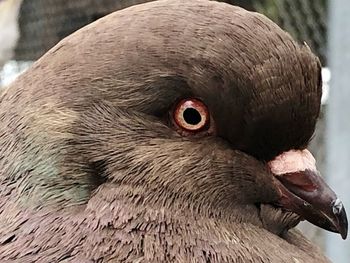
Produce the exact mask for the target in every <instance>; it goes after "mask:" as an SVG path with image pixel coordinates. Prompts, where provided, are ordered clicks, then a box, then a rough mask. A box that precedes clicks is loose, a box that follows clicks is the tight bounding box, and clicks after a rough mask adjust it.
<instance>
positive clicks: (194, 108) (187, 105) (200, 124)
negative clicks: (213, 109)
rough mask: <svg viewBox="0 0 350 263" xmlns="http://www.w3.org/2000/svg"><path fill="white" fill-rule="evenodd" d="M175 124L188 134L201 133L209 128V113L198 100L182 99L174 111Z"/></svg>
mask: <svg viewBox="0 0 350 263" xmlns="http://www.w3.org/2000/svg"><path fill="white" fill-rule="evenodd" d="M173 118H174V120H175V123H176V124H177V125H178V126H179V127H180V128H182V129H184V130H186V131H190V132H197V131H201V130H203V129H205V128H207V127H209V120H210V116H209V111H208V108H207V106H206V105H205V104H204V103H203V102H202V101H200V100H198V99H184V100H182V101H180V102H179V103H178V104H177V105H176V108H175V110H174V116H173Z"/></svg>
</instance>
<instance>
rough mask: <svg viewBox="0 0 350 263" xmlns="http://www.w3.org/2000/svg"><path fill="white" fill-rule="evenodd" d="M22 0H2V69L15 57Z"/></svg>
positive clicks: (0, 5)
mask: <svg viewBox="0 0 350 263" xmlns="http://www.w3.org/2000/svg"><path fill="white" fill-rule="evenodd" d="M21 4H22V0H0V42H1V45H0V69H1V68H2V67H3V66H4V65H5V63H6V62H7V61H8V60H9V59H11V58H12V57H13V51H14V48H15V47H16V44H17V41H18V39H19V36H20V31H19V25H18V15H19V11H20V7H21Z"/></svg>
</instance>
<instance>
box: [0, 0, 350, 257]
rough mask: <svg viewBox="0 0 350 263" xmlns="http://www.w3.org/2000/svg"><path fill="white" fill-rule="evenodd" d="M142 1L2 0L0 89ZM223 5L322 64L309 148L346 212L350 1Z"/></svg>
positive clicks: (322, 235) (338, 248)
mask: <svg viewBox="0 0 350 263" xmlns="http://www.w3.org/2000/svg"><path fill="white" fill-rule="evenodd" d="M189 1H190V0H189ZM143 2H148V1H147V0H75V1H69V0H0V87H2V88H5V87H6V85H8V84H9V83H11V81H13V80H14V79H15V78H16V76H18V74H20V73H21V72H23V71H24V70H26V69H27V68H28V67H29V66H30V65H31V64H32V63H33V61H35V60H37V59H38V58H39V57H40V56H41V55H43V54H44V53H45V52H46V51H47V50H49V49H50V48H51V47H53V46H54V45H55V44H56V43H57V42H58V41H60V40H61V39H62V38H64V37H65V36H67V35H69V34H71V33H72V32H74V31H76V30H77V29H79V28H81V27H83V26H84V25H86V24H88V23H91V22H93V21H95V20H97V19H99V18H100V17H102V16H104V15H107V14H108V13H111V12H113V11H116V10H119V9H122V8H126V7H128V6H131V5H135V4H139V3H143ZM222 2H227V3H229V4H234V5H238V6H242V7H244V8H246V9H248V10H252V11H257V12H260V13H263V14H265V15H266V16H268V17H269V18H270V19H272V20H273V21H275V22H276V23H277V24H278V25H280V26H281V27H282V28H283V29H285V30H286V31H288V32H289V33H290V34H291V35H292V36H293V37H294V38H295V39H297V40H298V41H300V42H301V43H302V42H306V43H307V44H308V45H309V46H310V48H311V49H312V50H313V52H314V53H316V54H317V55H318V56H319V58H320V60H321V62H322V65H323V69H322V77H323V97H322V113H321V116H320V121H319V123H318V126H317V131H316V133H315V136H314V139H313V141H312V144H311V146H310V150H311V151H312V152H313V153H314V155H315V157H316V159H317V161H318V167H319V169H320V170H321V172H322V174H323V176H324V177H325V178H326V180H327V181H328V183H329V184H330V185H331V187H332V188H333V189H334V190H335V191H336V192H337V193H338V195H339V196H340V198H341V199H342V200H343V202H344V204H345V207H347V208H348V209H350V194H349V193H348V191H349V188H350V180H349V179H350V178H347V177H348V176H350V116H349V115H350V106H349V105H350V103H348V101H349V100H350V89H349V88H348V83H350V74H349V73H350V71H349V70H348V68H350V15H349V14H350V2H349V1H348V0H227V1H222ZM116 34H117V32H116ZM349 211H350V210H349ZM299 228H300V229H301V230H302V231H303V232H304V233H305V234H306V235H307V236H308V237H309V238H310V239H311V240H312V241H313V242H315V243H317V244H318V245H319V246H321V248H322V249H323V250H324V251H325V253H326V254H327V255H328V256H329V257H330V258H331V259H332V260H333V261H334V262H336V263H348V262H350V241H342V240H341V237H340V236H338V235H335V234H332V233H326V232H325V231H324V230H321V229H319V228H316V227H314V226H312V225H310V224H309V223H304V222H303V223H301V224H300V226H299Z"/></svg>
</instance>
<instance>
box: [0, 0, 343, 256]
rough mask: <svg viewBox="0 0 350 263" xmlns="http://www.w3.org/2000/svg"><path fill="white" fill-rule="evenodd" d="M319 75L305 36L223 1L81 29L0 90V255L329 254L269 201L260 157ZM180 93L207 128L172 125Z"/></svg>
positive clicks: (277, 143)
mask: <svg viewBox="0 0 350 263" xmlns="http://www.w3.org/2000/svg"><path fill="white" fill-rule="evenodd" d="M320 85H321V81H320V64H319V61H318V59H317V58H316V57H315V56H314V55H313V54H312V53H311V52H310V50H309V49H308V48H307V47H306V46H299V45H298V44H297V43H295V42H294V41H293V40H292V39H291V37H290V36H289V35H288V34H286V33H285V32H283V31H282V30H281V29H279V28H278V27H277V26H276V25H275V24H274V23H272V22H271V21H270V20H268V19H267V18H265V17H264V16H262V15H259V14H256V13H250V12H247V11H245V10H243V9H240V8H237V7H233V6H230V5H227V4H223V3H216V2H211V1H198V0H192V1H187V0H186V1H185V0H183V1H180V0H176V1H175V0H164V1H158V2H152V3H148V4H144V5H138V6H135V7H131V8H128V9H125V10H122V11H119V12H116V13H113V14H111V15H109V16H107V17H105V18H102V19H100V20H98V21H97V22H95V23H93V24H91V25H89V26H87V27H85V28H83V29H81V30H79V31H78V32H76V33H74V34H73V35H71V36H69V37H67V38H66V39H64V40H62V41H61V42H60V43H59V44H58V45H56V46H55V47H54V48H53V49H51V50H50V51H49V52H48V53H47V54H46V55H44V56H43V57H42V58H41V59H40V60H39V61H37V62H36V63H35V64H34V65H33V66H32V67H31V68H30V69H29V70H28V71H27V72H25V73H24V74H23V75H21V76H20V77H19V78H18V79H17V81H16V82H14V83H13V85H11V86H10V87H9V88H8V89H7V90H6V91H5V92H4V93H3V94H2V95H1V101H0V120H1V122H0V132H1V137H0V152H1V155H0V168H1V169H0V173H1V177H0V178H1V184H0V187H1V196H0V200H1V201H0V208H1V210H0V211H1V212H0V237H1V240H0V242H1V245H0V261H1V262H5V261H6V260H7V261H8V262H253V263H256V262H276V263H277V262H278V263H280V262H310V263H311V262H327V259H326V258H325V257H324V256H323V255H322V253H321V252H320V251H319V250H318V249H317V248H315V247H314V246H313V245H312V244H310V243H309V242H308V241H307V240H306V239H305V238H304V237H303V236H302V235H301V234H300V233H299V232H298V231H297V230H295V229H290V228H292V227H294V226H295V225H296V224H297V223H298V222H299V220H300V218H299V216H297V215H296V214H294V213H291V212H285V211H283V210H281V209H280V208H277V207H276V206H271V205H270V203H276V202H277V203H278V202H279V201H278V200H280V199H281V194H282V192H281V191H282V190H281V189H280V188H279V187H280V186H279V184H278V183H276V182H277V181H276V177H275V176H274V175H273V174H272V173H271V171H270V170H269V169H268V166H267V165H266V163H267V162H269V161H271V160H272V159H274V158H275V157H276V156H277V155H278V154H280V153H282V152H285V151H289V150H291V149H304V148H305V147H306V146H307V144H308V142H309V140H310V138H311V136H312V134H313V132H314V127H315V123H316V120H317V117H318V114H319V109H320V97H321V86H320ZM184 98H198V99H200V100H201V101H202V102H204V103H205V104H206V105H207V107H208V110H209V112H210V115H211V117H210V118H211V120H210V128H209V129H207V130H202V131H200V132H198V133H195V134H194V133H192V132H185V131H183V130H181V129H180V128H179V127H177V126H176V125H175V124H174V121H173V109H174V107H175V105H176V104H177V103H178V102H179V101H180V100H181V99H184ZM281 204H282V203H281ZM283 205H284V203H283ZM293 211H294V210H293ZM344 213H345V212H344ZM310 220H311V221H312V219H310ZM314 223H316V224H318V222H316V221H315V222H314ZM321 223H322V222H321ZM321 223H319V224H320V225H321ZM322 224H323V223H322ZM322 226H325V223H324V224H323V225H322ZM329 228H332V226H330V227H329ZM289 229H290V230H289ZM331 230H332V229H331ZM333 231H340V232H341V230H339V229H338V228H337V229H336V230H335V229H333Z"/></svg>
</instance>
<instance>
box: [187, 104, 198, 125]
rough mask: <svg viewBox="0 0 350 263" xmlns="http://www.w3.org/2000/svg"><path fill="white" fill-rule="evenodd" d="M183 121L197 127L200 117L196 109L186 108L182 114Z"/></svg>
mask: <svg viewBox="0 0 350 263" xmlns="http://www.w3.org/2000/svg"><path fill="white" fill-rule="evenodd" d="M183 117H184V120H185V121H186V122H187V123H188V124H191V125H197V124H198V123H200V122H201V120H202V117H201V115H200V114H199V112H198V111H197V110H196V109H193V108H187V109H186V110H185V111H184V113H183Z"/></svg>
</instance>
